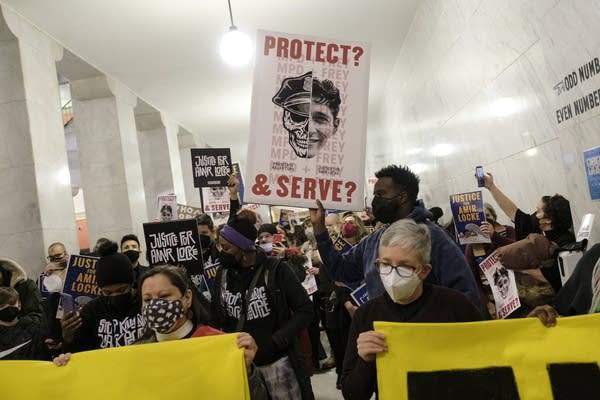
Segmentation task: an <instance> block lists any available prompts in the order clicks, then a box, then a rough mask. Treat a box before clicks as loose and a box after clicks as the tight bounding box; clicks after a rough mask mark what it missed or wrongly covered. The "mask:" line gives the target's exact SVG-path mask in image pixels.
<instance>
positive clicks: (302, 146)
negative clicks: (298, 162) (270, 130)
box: [283, 110, 314, 158]
mask: <svg viewBox="0 0 600 400" xmlns="http://www.w3.org/2000/svg"><path fill="white" fill-rule="evenodd" d="M309 122H310V118H309V117H308V116H302V115H300V114H296V113H292V112H290V111H288V110H284V112H283V127H284V128H285V129H286V130H287V131H288V135H289V139H288V140H289V143H290V146H292V149H293V150H294V153H296V155H297V156H298V157H300V158H306V157H307V155H308V125H309ZM313 156H314V155H313ZM310 157H312V156H308V158H310Z"/></svg>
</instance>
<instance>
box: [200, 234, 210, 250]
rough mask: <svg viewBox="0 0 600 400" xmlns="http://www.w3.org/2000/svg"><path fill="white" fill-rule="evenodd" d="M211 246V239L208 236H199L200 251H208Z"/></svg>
mask: <svg viewBox="0 0 600 400" xmlns="http://www.w3.org/2000/svg"><path fill="white" fill-rule="evenodd" d="M212 244H213V239H212V238H211V237H210V236H208V235H203V234H200V247H202V251H203V252H204V251H208V250H209V249H210V248H211V246H212Z"/></svg>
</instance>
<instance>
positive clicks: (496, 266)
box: [479, 253, 521, 319]
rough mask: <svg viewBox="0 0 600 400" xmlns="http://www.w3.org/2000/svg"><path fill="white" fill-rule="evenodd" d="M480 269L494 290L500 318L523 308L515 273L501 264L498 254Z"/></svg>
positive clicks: (488, 259) (482, 263) (486, 261)
mask: <svg viewBox="0 0 600 400" xmlns="http://www.w3.org/2000/svg"><path fill="white" fill-rule="evenodd" d="M479 268H481V270H482V271H483V273H484V274H485V277H486V278H487V281H488V282H489V284H490V288H491V289H492V294H493V295H494V303H495V304H496V313H497V315H498V318H500V319H502V318H506V317H508V316H509V315H510V314H511V313H512V312H514V311H515V310H516V309H518V308H519V307H521V300H520V299H519V292H518V290H517V281H516V280H515V273H514V272H513V271H512V270H510V269H507V268H505V267H504V266H503V265H502V264H501V263H500V261H499V260H498V255H497V254H496V253H492V254H491V255H490V256H489V257H487V258H486V259H485V260H483V261H482V262H481V263H480V264H479Z"/></svg>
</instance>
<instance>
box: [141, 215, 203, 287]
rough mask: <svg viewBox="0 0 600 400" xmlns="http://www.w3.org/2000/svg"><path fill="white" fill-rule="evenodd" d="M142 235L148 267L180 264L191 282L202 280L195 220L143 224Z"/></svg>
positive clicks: (198, 239)
mask: <svg viewBox="0 0 600 400" xmlns="http://www.w3.org/2000/svg"><path fill="white" fill-rule="evenodd" d="M144 238H145V239H146V252H147V254H148V261H149V262H150V265H151V266H153V265H159V264H171V265H180V266H183V267H185V269H186V271H187V273H188V275H189V277H190V279H192V281H194V279H196V280H197V281H200V280H201V279H202V278H201V277H202V273H203V270H204V268H203V265H202V256H201V254H202V251H201V248H200V237H199V234H198V225H197V224H196V220H195V219H183V220H178V221H170V222H148V223H145V224H144Z"/></svg>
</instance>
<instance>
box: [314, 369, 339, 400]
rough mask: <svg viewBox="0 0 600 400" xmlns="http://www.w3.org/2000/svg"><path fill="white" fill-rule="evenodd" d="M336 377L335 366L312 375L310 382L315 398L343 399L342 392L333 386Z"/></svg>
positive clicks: (326, 399) (321, 399)
mask: <svg viewBox="0 0 600 400" xmlns="http://www.w3.org/2000/svg"><path fill="white" fill-rule="evenodd" d="M336 378H337V375H336V374H335V368H334V369H330V370H329V371H327V372H324V373H322V374H315V375H313V376H312V378H311V382H312V387H313V392H314V394H315V399H316V400H338V399H343V397H342V392H341V391H339V390H337V389H336V388H335V381H336Z"/></svg>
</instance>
